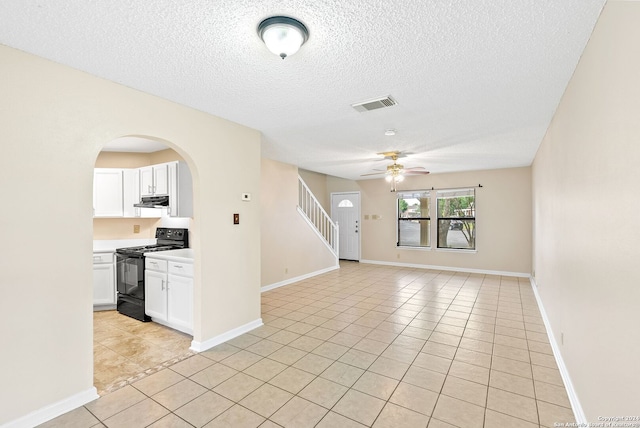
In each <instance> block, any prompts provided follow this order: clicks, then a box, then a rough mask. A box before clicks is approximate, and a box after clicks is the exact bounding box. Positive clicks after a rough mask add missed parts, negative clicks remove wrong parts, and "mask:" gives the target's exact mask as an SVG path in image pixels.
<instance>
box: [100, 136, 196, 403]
mask: <svg viewBox="0 0 640 428" xmlns="http://www.w3.org/2000/svg"><path fill="white" fill-rule="evenodd" d="M176 162H177V163H179V164H180V167H182V168H185V167H186V168H189V165H187V162H186V160H185V159H184V158H183V157H182V155H181V154H180V153H179V149H178V148H177V147H176V146H175V145H174V144H173V143H171V142H168V141H164V140H160V139H157V138H154V137H148V136H144V137H142V136H127V137H122V138H118V139H115V140H112V141H110V142H107V143H106V144H105V145H104V147H103V150H102V151H101V152H100V154H99V155H98V156H97V158H96V162H95V170H94V186H93V188H94V201H93V203H94V218H93V239H94V259H93V260H94V302H93V303H94V341H93V347H94V386H95V387H96V388H97V390H98V393H99V394H100V395H102V394H104V393H107V392H111V391H113V390H116V389H118V388H120V387H122V386H124V385H126V384H127V383H129V382H131V381H133V380H135V379H139V378H140V377H142V376H144V375H148V374H151V373H153V372H154V371H156V370H159V369H160V368H162V367H164V366H166V365H169V364H172V363H174V362H176V361H179V360H181V359H183V358H186V357H188V356H189V355H192V352H191V351H190V350H189V347H190V345H191V341H192V339H193V338H192V336H191V335H189V334H186V333H184V332H180V331H177V330H174V329H172V328H170V327H167V326H165V325H161V324H158V323H156V322H141V321H140V320H137V319H134V318H131V317H128V316H126V315H123V314H122V313H119V312H118V311H117V310H116V305H115V303H116V300H115V298H114V287H115V283H116V282H117V277H118V274H117V272H118V271H117V268H116V263H115V254H114V251H115V249H116V248H123V247H137V246H145V245H149V244H153V243H155V242H156V237H155V232H156V230H157V229H158V228H172V229H175V228H180V229H187V230H189V231H192V230H193V228H192V223H193V218H192V217H178V216H176V215H172V214H171V212H170V210H169V209H153V208H134V207H133V203H135V202H138V201H139V200H140V197H141V193H143V192H140V191H136V192H134V191H133V189H137V190H139V189H141V186H142V182H141V179H140V177H141V176H142V174H144V173H145V172H146V171H147V170H149V169H156V170H157V171H162V170H163V168H165V169H164V170H165V173H167V172H166V171H169V170H170V166H171V165H173V164H174V163H176ZM113 188H115V189H116V190H117V189H122V194H121V195H120V196H118V195H117V194H114V192H113V191H112V190H110V189H113ZM191 190H192V189H191ZM159 192H160V193H162V192H163V191H162V190H160V191H159ZM115 193H117V191H116V192H115ZM96 194H98V195H96ZM100 196H103V198H100ZM108 198H110V199H111V201H115V202H112V203H108V202H104V201H103V199H108ZM119 201H121V203H120V202H119ZM173 214H178V213H176V212H174V213H173ZM142 275H144V273H142ZM165 275H166V274H165ZM143 278H144V277H143ZM105 289H106V292H105V291H102V292H100V291H99V290H105ZM192 306H194V305H193V304H192ZM193 309H194V308H193V307H192V308H191V311H193Z"/></svg>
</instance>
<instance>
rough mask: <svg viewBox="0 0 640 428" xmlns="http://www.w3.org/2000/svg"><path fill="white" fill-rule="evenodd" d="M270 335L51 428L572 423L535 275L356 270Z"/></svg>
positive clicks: (133, 387)
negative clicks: (533, 286)
mask: <svg viewBox="0 0 640 428" xmlns="http://www.w3.org/2000/svg"><path fill="white" fill-rule="evenodd" d="M262 318H263V321H264V324H265V325H264V326H262V327H260V328H258V329H256V330H253V331H251V332H250V333H247V334H244V335H242V336H240V337H237V338H235V339H233V340H230V341H229V342H227V343H224V344H222V345H219V346H217V347H215V348H213V349H211V350H208V351H206V352H202V353H200V354H198V355H194V356H192V357H190V358H187V359H185V360H183V361H180V362H178V363H176V364H174V365H172V366H171V367H169V368H167V369H164V370H160V371H158V372H157V373H155V374H152V375H150V376H146V377H144V378H143V379H141V380H139V381H137V382H134V383H132V384H130V385H127V386H125V387H123V388H120V389H118V390H116V391H114V392H112V393H110V394H107V395H105V396H103V397H101V398H100V399H98V400H96V401H93V402H91V403H89V404H87V405H86V406H84V407H80V408H78V409H76V410H74V411H72V412H69V413H67V414H65V415H62V416H60V417H59V418H57V419H54V420H53V421H50V422H49V423H47V424H45V426H47V427H58V426H60V427H62V426H64V427H67V426H77V427H92V426H103V425H106V426H108V427H128V428H135V427H147V426H149V427H192V426H195V427H202V426H205V427H207V428H213V427H234V428H236V427H238V428H241V427H258V426H260V427H263V428H264V427H278V426H282V427H296V428H298V427H314V426H315V427H320V428H327V427H332V428H333V427H340V428H343V427H344V428H348V427H365V426H367V427H394V428H402V427H429V428H445V427H459V428H466V427H478V428H496V427H500V428H502V427H522V428H529V427H532V428H533V427H553V423H554V422H556V421H561V422H569V421H573V414H572V411H571V409H570V405H569V400H568V398H567V394H566V391H565V389H564V387H563V383H562V379H561V377H560V373H559V371H558V369H557V367H556V363H555V360H554V358H553V355H552V351H551V347H550V345H549V343H548V339H547V336H546V333H545V327H544V324H543V322H542V319H541V317H540V313H539V310H538V307H537V304H536V300H535V297H534V295H533V292H532V290H531V286H530V284H529V281H528V280H526V279H518V278H510V277H499V276H489V275H486V276H485V275H476V274H466V273H453V272H440V271H433V270H421V269H408V268H397V267H385V266H376V265H367V264H358V263H352V262H343V263H341V269H339V270H337V271H333V272H330V273H327V274H325V275H322V276H318V277H314V278H311V279H308V280H305V281H302V282H299V283H296V284H292V285H288V286H285V287H281V288H278V289H275V290H272V291H269V292H266V293H264V294H263V295H262Z"/></svg>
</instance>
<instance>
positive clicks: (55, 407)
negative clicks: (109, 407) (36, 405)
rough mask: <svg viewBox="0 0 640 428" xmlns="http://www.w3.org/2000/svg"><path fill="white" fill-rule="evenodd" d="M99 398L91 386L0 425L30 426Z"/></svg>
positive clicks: (9, 426)
mask: <svg viewBox="0 0 640 428" xmlns="http://www.w3.org/2000/svg"><path fill="white" fill-rule="evenodd" d="M98 398H100V396H99V395H98V391H97V390H96V388H95V387H91V388H89V389H87V390H86V391H83V392H79V393H77V394H75V395H72V396H71V397H67V398H65V399H64V400H60V401H58V402H56V403H53V404H50V405H48V406H46V407H43V408H42V409H38V410H36V411H34V412H31V413H29V414H28V415H25V416H23V417H21V418H18V419H15V420H13V421H11V422H9V423H7V424H4V425H2V428H31V427H34V426H36V425H40V424H42V423H45V422H47V421H50V420H51V419H54V418H57V417H58V416H60V415H63V414H65V413H67V412H70V411H71V410H74V409H77V408H78V407H80V406H84V405H85V404H87V403H89V402H90V401H93V400H96V399H98Z"/></svg>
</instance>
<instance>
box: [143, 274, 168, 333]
mask: <svg viewBox="0 0 640 428" xmlns="http://www.w3.org/2000/svg"><path fill="white" fill-rule="evenodd" d="M166 278H167V275H166V274H164V273H161V272H154V271H150V270H148V269H147V270H145V271H144V292H145V296H144V312H145V313H146V314H147V315H149V316H150V317H151V318H155V319H159V320H162V321H167V281H166Z"/></svg>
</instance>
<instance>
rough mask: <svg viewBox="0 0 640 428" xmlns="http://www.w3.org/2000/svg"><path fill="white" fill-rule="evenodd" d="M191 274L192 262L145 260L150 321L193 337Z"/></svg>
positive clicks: (146, 293) (146, 295) (146, 306)
mask: <svg viewBox="0 0 640 428" xmlns="http://www.w3.org/2000/svg"><path fill="white" fill-rule="evenodd" d="M176 270H177V271H178V272H177V273H176ZM192 272H193V264H191V263H182V262H175V261H167V260H162V259H155V258H153V257H146V258H145V271H144V284H145V313H146V314H147V315H149V316H150V317H151V319H152V320H153V321H155V322H157V323H160V324H164V325H166V326H168V327H171V328H175V329H176V330H180V331H182V332H184V333H188V334H193V274H192Z"/></svg>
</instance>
